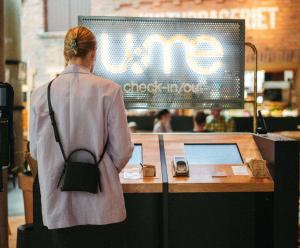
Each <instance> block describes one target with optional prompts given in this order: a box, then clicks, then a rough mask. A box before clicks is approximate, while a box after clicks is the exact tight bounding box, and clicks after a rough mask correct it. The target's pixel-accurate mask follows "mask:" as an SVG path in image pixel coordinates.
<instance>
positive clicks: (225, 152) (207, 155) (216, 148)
mask: <svg viewBox="0 0 300 248" xmlns="http://www.w3.org/2000/svg"><path fill="white" fill-rule="evenodd" d="M184 151H185V157H186V159H187V160H188V162H189V164H190V165H192V164H242V163H243V160H242V157H241V154H240V152H239V149H238V146H237V145H236V144H185V145H184Z"/></svg>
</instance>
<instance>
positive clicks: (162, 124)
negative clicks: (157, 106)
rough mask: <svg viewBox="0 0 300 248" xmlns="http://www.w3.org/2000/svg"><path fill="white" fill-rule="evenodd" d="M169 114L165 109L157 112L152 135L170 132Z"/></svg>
mask: <svg viewBox="0 0 300 248" xmlns="http://www.w3.org/2000/svg"><path fill="white" fill-rule="evenodd" d="M171 118H172V117H171V113H170V111H169V110H167V109H163V110H161V111H159V112H158V113H157V115H156V120H155V122H154V127H153V133H168V132H172V127H171Z"/></svg>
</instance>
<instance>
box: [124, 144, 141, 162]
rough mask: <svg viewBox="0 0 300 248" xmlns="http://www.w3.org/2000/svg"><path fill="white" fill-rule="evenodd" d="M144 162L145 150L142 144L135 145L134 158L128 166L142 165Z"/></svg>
mask: <svg viewBox="0 0 300 248" xmlns="http://www.w3.org/2000/svg"><path fill="white" fill-rule="evenodd" d="M142 162H143V150H142V145H141V144H135V145H134V149H133V153H132V157H131V159H130V160H129V162H128V164H131V165H140V163H142Z"/></svg>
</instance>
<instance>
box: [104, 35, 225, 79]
mask: <svg viewBox="0 0 300 248" xmlns="http://www.w3.org/2000/svg"><path fill="white" fill-rule="evenodd" d="M124 43H125V44H124V47H125V49H124V50H125V51H124V58H123V59H121V58H119V59H120V60H121V61H123V62H122V63H121V64H118V65H113V64H112V63H111V62H110V61H111V59H110V54H109V50H110V49H109V35H108V34H107V33H104V34H101V35H100V58H101V62H102V64H103V65H104V68H105V69H106V70H108V71H109V72H111V73H114V74H121V73H125V72H126V71H127V70H128V65H129V64H130V62H131V61H132V64H131V70H132V72H133V73H134V74H143V73H144V71H145V68H147V67H149V66H150V58H151V50H152V47H153V45H154V44H155V43H158V44H160V45H161V46H162V60H163V71H164V73H165V74H170V73H172V47H173V45H175V44H176V43H180V44H182V45H183V46H184V49H185V59H186V63H187V65H188V66H189V68H190V69H191V70H192V71H194V72H195V73H197V74H205V75H209V74H213V73H215V72H216V71H217V70H218V69H220V67H221V66H222V64H221V62H220V61H215V62H213V63H212V64H210V65H208V66H203V65H201V64H198V62H197V58H214V57H216V58H222V57H223V55H224V52H223V47H222V45H221V43H220V42H219V41H218V40H217V39H216V38H214V37H213V36H209V35H200V36H198V37H196V39H192V40H189V39H188V38H187V37H186V36H183V35H174V36H172V37H170V38H169V39H168V38H166V37H164V36H163V35H159V34H152V35H150V36H148V37H147V38H146V39H145V41H144V42H143V44H142V47H137V48H135V49H133V44H134V36H133V35H132V34H125V38H124ZM201 46H204V47H208V48H209V49H208V48H201ZM134 53H135V54H136V55H138V56H140V62H137V61H134ZM173 73H174V71H173Z"/></svg>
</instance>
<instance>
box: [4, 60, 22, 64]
mask: <svg viewBox="0 0 300 248" xmlns="http://www.w3.org/2000/svg"><path fill="white" fill-rule="evenodd" d="M20 63H22V60H18V59H7V60H5V64H6V65H18V64H20Z"/></svg>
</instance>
